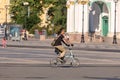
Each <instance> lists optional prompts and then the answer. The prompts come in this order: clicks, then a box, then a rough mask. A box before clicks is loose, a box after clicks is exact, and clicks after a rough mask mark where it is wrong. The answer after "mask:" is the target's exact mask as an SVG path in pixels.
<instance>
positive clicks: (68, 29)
mask: <svg viewBox="0 0 120 80" xmlns="http://www.w3.org/2000/svg"><path fill="white" fill-rule="evenodd" d="M70 28H71V25H70V7H69V8H67V32H70Z"/></svg>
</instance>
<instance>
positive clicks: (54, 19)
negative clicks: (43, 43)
mask: <svg viewBox="0 0 120 80" xmlns="http://www.w3.org/2000/svg"><path fill="white" fill-rule="evenodd" d="M51 4H52V6H51V7H50V8H49V11H48V15H49V18H48V21H51V24H54V28H53V31H55V32H56V31H58V29H59V28H60V26H62V27H66V19H67V8H66V0H43V4H42V6H43V7H48V6H49V5H51ZM48 28H49V26H48Z"/></svg>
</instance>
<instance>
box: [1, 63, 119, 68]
mask: <svg viewBox="0 0 120 80" xmlns="http://www.w3.org/2000/svg"><path fill="white" fill-rule="evenodd" d="M0 67H52V66H51V65H50V64H20V63H0ZM57 67H59V68H82V67H120V65H117V64H116V65H113V64H80V65H79V66H77V67H72V66H71V65H68V64H66V65H60V66H57Z"/></svg>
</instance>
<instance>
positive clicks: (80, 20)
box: [78, 4, 82, 33]
mask: <svg viewBox="0 0 120 80" xmlns="http://www.w3.org/2000/svg"><path fill="white" fill-rule="evenodd" d="M78 32H79V33H81V32H82V5H80V4H79V5H78Z"/></svg>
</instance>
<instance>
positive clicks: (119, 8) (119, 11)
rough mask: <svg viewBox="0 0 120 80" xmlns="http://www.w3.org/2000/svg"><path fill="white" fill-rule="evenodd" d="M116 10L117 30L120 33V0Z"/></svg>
mask: <svg viewBox="0 0 120 80" xmlns="http://www.w3.org/2000/svg"><path fill="white" fill-rule="evenodd" d="M116 10H117V12H116V29H117V30H116V31H117V32H119V33H120V26H119V24H120V1H119V2H118V3H117V6H116Z"/></svg>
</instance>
